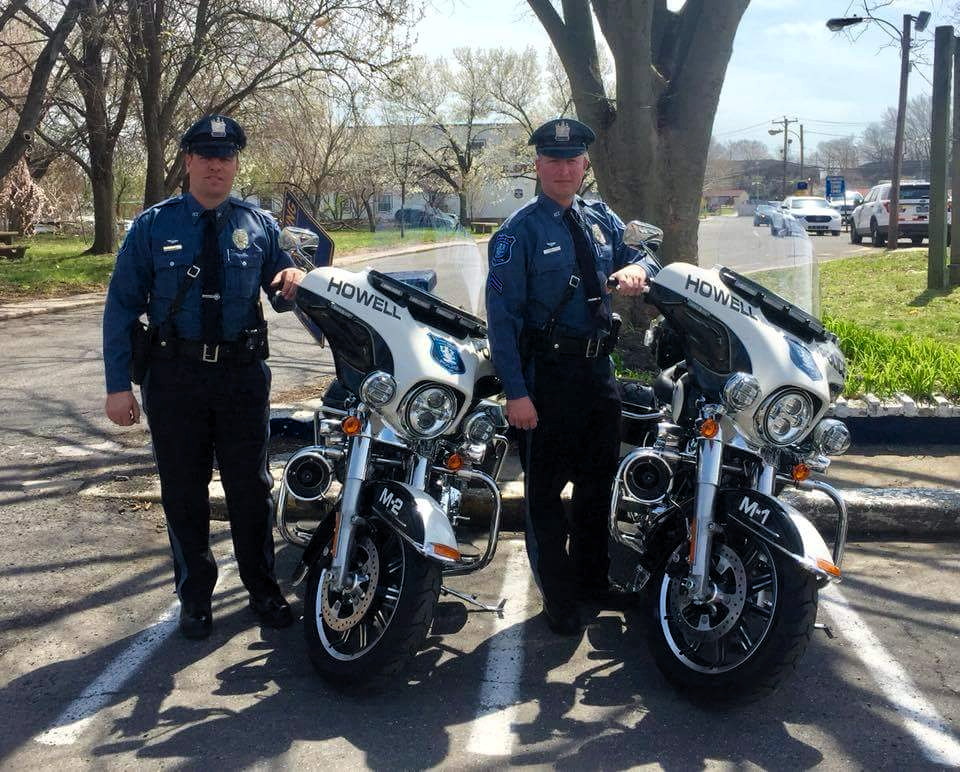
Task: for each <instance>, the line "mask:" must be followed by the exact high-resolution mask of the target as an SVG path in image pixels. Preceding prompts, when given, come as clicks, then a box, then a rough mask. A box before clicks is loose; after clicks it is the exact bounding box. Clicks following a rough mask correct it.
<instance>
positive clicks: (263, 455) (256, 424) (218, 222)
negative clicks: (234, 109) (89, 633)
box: [103, 115, 303, 638]
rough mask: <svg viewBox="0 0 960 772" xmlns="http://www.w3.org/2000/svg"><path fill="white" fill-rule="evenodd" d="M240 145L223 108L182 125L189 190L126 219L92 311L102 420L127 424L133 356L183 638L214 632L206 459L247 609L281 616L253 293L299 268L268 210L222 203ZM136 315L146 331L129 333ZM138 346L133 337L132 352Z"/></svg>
mask: <svg viewBox="0 0 960 772" xmlns="http://www.w3.org/2000/svg"><path fill="white" fill-rule="evenodd" d="M246 144H247V138H246V135H245V133H244V131H243V129H242V128H241V127H240V125H239V124H238V123H237V122H236V121H234V120H233V119H232V118H229V117H228V116H225V115H210V116H206V117H204V118H201V119H200V120H199V121H197V122H196V123H194V124H193V125H192V126H191V127H190V128H189V129H187V131H186V132H185V133H184V134H183V137H182V139H181V143H180V148H181V150H182V151H183V159H184V164H185V167H186V171H187V176H188V178H189V192H187V193H183V194H182V195H179V196H174V197H173V198H169V199H167V200H166V201H162V202H161V203H159V204H157V205H155V206H153V207H151V208H149V209H147V210H146V211H144V212H142V213H141V214H140V215H139V216H138V217H137V219H136V220H135V221H134V223H133V226H132V227H131V228H130V230H129V232H128V233H127V236H126V238H125V239H124V242H123V245H122V246H121V247H120V251H119V253H118V254H117V262H116V267H115V268H114V272H113V275H112V277H111V280H110V287H109V289H108V291H107V302H106V307H105V309H104V315H103V357H104V365H105V371H106V387H107V399H106V414H107V416H108V417H109V418H110V420H111V421H113V422H114V423H116V424H118V425H120V426H130V425H132V424H134V423H137V422H139V420H140V405H139V404H138V402H137V399H136V397H135V396H134V394H133V390H132V387H131V363H132V361H133V362H139V363H140V366H141V369H143V367H144V366H145V367H146V374H145V375H142V373H141V376H138V380H139V379H140V377H142V383H141V388H140V393H141V398H142V400H143V407H144V412H145V413H146V416H147V420H148V423H149V425H150V434H151V439H152V442H153V449H154V457H155V458H156V462H157V468H158V471H159V474H160V488H161V497H162V501H163V508H164V513H165V514H166V518H167V531H168V534H169V537H170V546H171V550H172V552H173V562H174V583H175V589H176V592H177V595H178V597H179V599H180V603H181V610H180V631H181V633H182V634H183V635H184V636H185V637H187V638H205V637H206V636H208V635H209V634H210V631H211V627H212V612H211V595H212V593H213V588H214V585H215V583H216V579H217V564H216V561H215V560H214V557H213V554H212V552H211V551H210V502H209V493H208V485H209V483H210V479H211V475H212V469H213V461H214V458H216V460H217V466H218V467H219V470H220V479H221V481H222V483H223V488H224V491H225V493H226V503H227V510H228V513H229V518H230V530H231V535H232V538H233V553H234V556H235V557H236V560H237V565H238V568H239V574H240V579H241V581H242V582H243V584H244V586H245V587H246V589H247V591H248V593H249V602H250V607H251V608H252V609H253V611H254V613H255V614H256V616H257V617H258V618H259V620H260V622H261V623H262V624H265V625H267V626H271V627H285V626H287V625H289V624H291V623H292V621H293V615H292V613H291V611H290V606H289V604H288V603H287V601H286V599H285V598H284V596H283V594H282V593H281V591H280V588H279V586H278V584H277V580H276V576H275V573H274V544H273V532H272V524H273V500H272V498H271V495H270V490H271V487H272V480H271V478H270V475H269V472H268V469H267V440H268V431H269V423H268V422H269V414H270V369H269V368H268V367H267V365H266V362H265V361H264V360H265V359H266V357H267V341H266V322H264V321H263V310H262V307H261V306H260V290H261V289H263V290H265V291H267V292H268V293H274V292H279V293H281V294H282V295H283V297H285V298H287V299H291V298H292V297H293V296H294V294H295V293H296V288H297V285H298V284H299V283H300V280H301V279H302V276H303V274H302V272H301V271H299V270H298V269H296V268H294V267H293V262H292V261H291V259H290V257H289V255H287V254H286V253H284V252H283V251H281V249H280V246H279V228H278V227H277V224H276V222H275V221H274V220H273V219H272V218H271V217H270V215H269V214H267V213H266V212H264V211H262V210H260V209H258V208H257V207H255V206H254V205H252V204H249V203H247V202H245V201H241V200H239V199H237V198H231V197H230V191H231V189H232V187H233V181H234V178H235V176H236V174H237V169H238V166H239V153H240V151H241V150H243V148H244V147H245V146H246ZM143 313H146V315H147V318H148V320H149V322H150V328H149V332H147V333H144V334H142V335H140V336H137V335H136V334H134V335H133V336H132V337H131V331H134V332H136V328H135V325H139V322H138V319H139V317H140V315H141V314H143ZM138 340H139V341H141V342H142V343H143V342H144V341H145V343H143V345H141V346H138V347H137V349H138V354H137V356H136V358H133V343H134V342H135V341H138ZM141 354H144V356H143V357H141ZM147 361H148V363H149V364H148V365H146V364H145V363H146V362H147ZM134 369H136V368H134Z"/></svg>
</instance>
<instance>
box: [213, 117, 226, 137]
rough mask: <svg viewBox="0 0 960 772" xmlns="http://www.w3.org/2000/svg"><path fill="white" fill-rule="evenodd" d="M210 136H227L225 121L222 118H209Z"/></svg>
mask: <svg viewBox="0 0 960 772" xmlns="http://www.w3.org/2000/svg"><path fill="white" fill-rule="evenodd" d="M210 136H211V137H225V136H227V122H226V121H225V120H223V118H211V119H210Z"/></svg>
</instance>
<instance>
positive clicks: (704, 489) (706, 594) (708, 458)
mask: <svg viewBox="0 0 960 772" xmlns="http://www.w3.org/2000/svg"><path fill="white" fill-rule="evenodd" d="M722 460H723V430H722V429H720V428H718V429H717V433H716V434H715V435H714V436H713V437H711V438H709V439H708V438H706V437H701V438H700V440H699V447H698V448H697V490H696V494H695V498H694V522H693V528H692V532H691V534H690V540H691V547H690V575H689V576H688V577H687V578H686V579H685V580H684V585H685V586H686V588H687V590H688V591H689V593H690V596H691V597H692V599H693V601H694V602H696V603H706V602H707V601H708V600H709V599H710V597H711V595H712V594H713V587H712V586H711V584H710V553H711V551H712V550H713V533H714V529H715V528H716V524H715V520H714V516H713V511H714V506H715V505H716V500H717V490H718V488H719V486H720V468H721V462H722Z"/></svg>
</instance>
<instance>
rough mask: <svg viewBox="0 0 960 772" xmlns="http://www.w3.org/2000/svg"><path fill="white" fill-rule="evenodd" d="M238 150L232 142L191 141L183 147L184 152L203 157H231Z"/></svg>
mask: <svg viewBox="0 0 960 772" xmlns="http://www.w3.org/2000/svg"><path fill="white" fill-rule="evenodd" d="M238 150H239V148H238V147H237V146H236V145H235V144H234V143H233V142H192V143H190V144H189V145H187V146H186V147H185V148H184V151H185V152H187V153H193V154H195V155H202V156H203V157H204V158H233V156H235V155H236V154H237V152H238Z"/></svg>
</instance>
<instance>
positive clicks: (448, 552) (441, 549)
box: [430, 544, 460, 560]
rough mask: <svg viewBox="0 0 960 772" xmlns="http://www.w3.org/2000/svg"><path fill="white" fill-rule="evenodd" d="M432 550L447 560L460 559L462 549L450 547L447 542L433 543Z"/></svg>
mask: <svg viewBox="0 0 960 772" xmlns="http://www.w3.org/2000/svg"><path fill="white" fill-rule="evenodd" d="M430 548H431V550H432V551H433V554H434V555H437V556H438V557H441V558H446V559H447V560H460V550H458V549H455V548H453V547H448V546H447V545H446V544H431V545H430Z"/></svg>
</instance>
